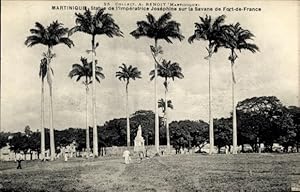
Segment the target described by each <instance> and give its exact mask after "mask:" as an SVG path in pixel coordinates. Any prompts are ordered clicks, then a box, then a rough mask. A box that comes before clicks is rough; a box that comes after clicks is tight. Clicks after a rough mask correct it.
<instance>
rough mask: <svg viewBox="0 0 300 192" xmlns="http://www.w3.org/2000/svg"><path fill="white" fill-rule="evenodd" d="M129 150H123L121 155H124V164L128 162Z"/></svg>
mask: <svg viewBox="0 0 300 192" xmlns="http://www.w3.org/2000/svg"><path fill="white" fill-rule="evenodd" d="M129 155H130V152H129V151H128V150H125V151H124V152H123V157H124V160H125V164H129V162H130V156H129Z"/></svg>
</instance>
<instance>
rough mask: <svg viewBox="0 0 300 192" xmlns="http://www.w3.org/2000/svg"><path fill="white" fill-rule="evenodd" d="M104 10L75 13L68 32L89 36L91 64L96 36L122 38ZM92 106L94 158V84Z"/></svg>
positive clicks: (94, 147) (95, 138)
mask: <svg viewBox="0 0 300 192" xmlns="http://www.w3.org/2000/svg"><path fill="white" fill-rule="evenodd" d="M104 10H105V9H104V8H101V9H98V10H97V11H96V13H95V14H92V13H91V11H90V10H89V9H87V10H85V12H84V13H75V15H76V20H75V23H76V25H75V26H74V27H73V28H72V29H71V30H70V31H69V35H72V34H74V33H75V32H83V33H85V34H88V35H91V37H92V41H91V45H92V49H91V50H87V52H88V53H91V54H92V64H93V63H94V57H95V56H96V48H97V47H98V46H99V43H98V42H97V43H95V39H96V36H97V35H106V36H108V37H110V38H112V37H114V36H122V34H123V33H122V31H121V30H120V28H119V26H118V25H117V24H116V23H115V21H114V19H113V18H112V15H111V14H109V13H104ZM95 68H96V64H93V76H92V80H93V81H95V79H96V73H95V71H96V70H95ZM92 104H93V105H92V106H93V153H94V156H95V157H97V156H98V133H97V123H96V84H95V83H93V89H92Z"/></svg>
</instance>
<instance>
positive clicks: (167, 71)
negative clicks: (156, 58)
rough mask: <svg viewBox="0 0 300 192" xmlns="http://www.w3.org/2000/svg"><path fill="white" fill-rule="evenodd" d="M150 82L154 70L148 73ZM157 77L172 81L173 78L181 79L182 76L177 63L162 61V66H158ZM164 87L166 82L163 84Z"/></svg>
mask: <svg viewBox="0 0 300 192" xmlns="http://www.w3.org/2000/svg"><path fill="white" fill-rule="evenodd" d="M149 75H150V80H153V79H154V77H155V74H154V70H152V71H150V74H149ZM157 75H158V76H160V77H162V78H165V80H167V79H168V78H171V79H172V80H173V81H174V80H175V78H178V79H182V78H184V75H183V74H182V69H181V67H180V66H179V64H178V63H176V62H174V63H172V62H171V61H167V60H163V61H162V64H158V69H157ZM164 86H165V87H167V85H166V82H164Z"/></svg>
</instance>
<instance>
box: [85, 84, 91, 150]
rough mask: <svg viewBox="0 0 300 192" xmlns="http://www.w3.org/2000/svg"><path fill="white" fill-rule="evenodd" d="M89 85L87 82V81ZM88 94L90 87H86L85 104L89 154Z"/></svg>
mask: <svg viewBox="0 0 300 192" xmlns="http://www.w3.org/2000/svg"><path fill="white" fill-rule="evenodd" d="M86 83H87V80H86ZM88 92H89V88H88V85H86V88H85V104H86V108H85V110H86V111H85V128H86V152H87V153H88V154H89V152H90V132H89V124H88V119H89V116H88V111H89V104H88Z"/></svg>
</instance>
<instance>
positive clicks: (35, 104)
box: [0, 1, 299, 132]
mask: <svg viewBox="0 0 300 192" xmlns="http://www.w3.org/2000/svg"><path fill="white" fill-rule="evenodd" d="M155 2H159V1H155ZM166 2H167V1H166ZM104 3H105V2H97V1H90V2H84V3H83V2H76V1H74V2H73V1H72V2H51V1H45V2H40V1H30V2H27V3H26V4H24V3H23V2H19V1H13V2H11V1H4V2H3V3H2V5H1V9H2V11H1V129H0V131H10V132H14V131H23V130H24V128H25V126H26V125H29V126H30V127H31V129H32V130H37V129H40V114H41V80H40V79H39V76H38V72H39V64H40V59H41V58H42V53H43V52H45V51H46V47H44V46H42V45H37V46H34V47H32V48H27V47H26V46H25V45H24V41H25V39H26V37H27V36H28V35H30V33H29V29H30V28H33V27H34V23H35V22H36V21H38V22H40V23H42V24H43V25H45V26H47V25H49V24H50V23H51V22H52V21H55V20H58V21H59V22H62V23H63V24H64V26H65V27H69V28H71V27H73V26H74V25H75V14H74V13H75V12H76V11H74V10H59V11H58V10H51V6H53V5H85V6H103V5H104ZM185 3H186V1H185ZM191 3H192V2H191ZM111 4H114V3H112V2H111ZM199 4H200V5H199V7H212V8H216V7H220V8H221V9H223V7H228V8H231V7H233V8H235V7H241V8H244V7H256V8H261V11H258V12H253V11H191V12H188V11H174V12H172V15H173V16H172V19H174V20H176V21H177V22H179V23H181V27H180V28H181V32H182V34H183V35H184V36H185V37H186V38H185V39H184V40H183V41H182V42H179V41H177V40H174V42H173V44H168V43H166V42H163V41H159V42H158V43H159V45H161V46H162V47H163V50H164V54H163V57H164V59H167V60H171V61H172V62H177V63H179V64H180V66H181V67H182V69H183V74H184V76H185V77H184V79H180V80H178V79H175V81H171V82H170V86H169V93H168V98H169V99H171V100H172V102H173V105H174V109H173V110H171V111H170V110H169V120H170V121H172V120H184V119H191V120H199V119H202V120H204V121H208V63H207V60H205V59H204V57H205V56H206V55H207V52H206V49H205V47H206V46H207V42H204V41H199V42H195V43H193V44H189V43H188V42H187V38H188V37H189V36H190V35H192V34H193V31H194V23H195V22H199V16H205V15H206V14H208V15H211V16H212V17H213V18H215V17H217V16H219V15H222V14H225V15H226V23H227V24H232V23H236V22H239V23H240V24H241V26H242V27H243V28H245V29H249V30H250V31H252V32H253V33H254V34H255V39H254V43H255V44H257V45H258V47H259V49H260V52H258V53H256V54H252V53H251V52H247V51H245V52H241V53H238V56H239V57H238V59H237V60H236V65H235V73H236V79H237V84H236V100H237V101H241V100H243V99H246V98H250V97H254V96H273V95H274V96H276V97H278V98H279V99H280V100H281V101H282V103H283V104H284V105H287V106H290V105H297V106H298V105H299V97H298V94H299V76H298V73H299V57H298V53H299V47H298V46H299V44H298V43H299V21H298V20H297V18H298V15H297V9H298V6H297V1H290V2H288V1H285V2H280V1H267V2H261V1H254V2H250V1H243V2H239V1H227V2H224V1H212V2H208V1H200V3H199ZM108 12H110V13H112V14H113V18H114V19H115V21H116V23H117V24H118V25H119V26H120V28H121V30H122V31H123V33H124V37H123V38H121V37H116V38H108V37H106V36H98V37H97V38H96V41H97V42H99V47H98V49H97V59H98V61H99V62H98V63H100V66H101V67H103V69H104V71H103V72H104V74H105V76H106V78H105V79H104V80H103V81H101V83H100V84H97V86H96V90H97V91H96V97H97V109H96V110H97V116H96V119H97V124H99V125H102V124H103V123H105V121H108V120H111V119H113V118H120V117H125V84H124V83H123V82H120V81H119V80H118V79H117V78H116V77H115V72H116V71H118V70H119V69H118V66H120V65H121V64H122V63H125V64H127V65H133V66H136V67H138V69H139V70H141V72H142V79H138V80H136V81H131V82H130V85H129V112H130V113H134V112H135V111H137V110H140V109H147V110H154V82H152V81H150V80H149V75H148V74H149V71H150V70H152V69H153V66H154V63H153V58H152V56H151V53H150V48H149V46H150V45H153V43H154V42H153V40H150V39H147V38H140V39H138V40H136V39H135V38H133V37H132V36H131V35H129V33H130V32H131V31H133V30H134V29H135V28H136V21H138V20H145V19H146V17H145V16H146V14H147V13H148V12H151V13H152V14H153V15H154V16H155V17H159V16H160V15H162V14H163V13H164V12H162V11H108ZM71 39H72V40H73V42H74V44H75V47H73V48H72V49H69V48H68V47H67V46H63V45H59V46H56V47H54V50H53V51H54V52H55V53H56V58H54V59H53V63H52V67H53V70H54V85H53V86H54V88H53V94H54V95H53V105H54V106H53V107H54V127H55V129H64V128H69V127H81V128H83V127H85V88H84V85H83V84H82V83H81V82H75V80H73V79H70V78H69V77H68V73H69V71H70V70H71V67H72V64H74V63H79V62H80V57H81V56H83V57H87V58H89V60H90V59H91V58H90V55H88V54H87V53H86V50H87V49H90V47H91V37H90V36H89V35H86V34H83V33H76V34H74V35H73V36H71ZM228 56H229V50H225V49H220V50H219V52H218V53H217V54H216V55H214V56H213V57H212V60H211V62H212V87H213V96H212V98H213V103H212V113H213V116H214V118H219V117H228V116H229V115H230V112H231V109H232V107H231V71H230V62H229V61H228ZM162 83H163V81H162V79H161V78H160V79H159V80H158V98H163V97H164V87H163V84H162ZM45 87H46V91H45V95H46V97H45V106H46V108H45V126H46V127H49V118H48V114H49V90H48V87H47V84H45ZM89 99H90V101H91V98H90V96H89ZM89 105H90V107H89V108H90V109H91V102H90V104H89ZM89 113H90V114H91V111H89ZM160 114H161V111H160ZM91 122H92V119H91V117H90V118H89V124H90V125H91Z"/></svg>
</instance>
